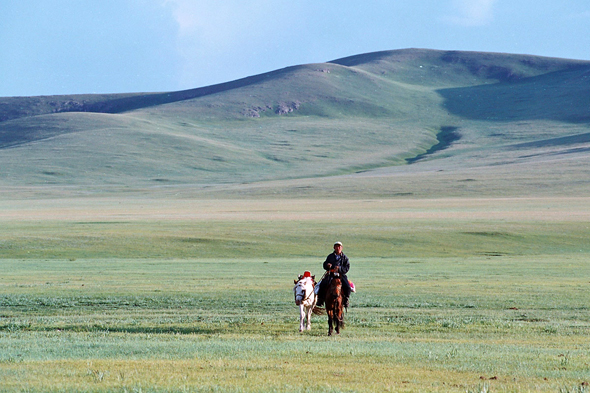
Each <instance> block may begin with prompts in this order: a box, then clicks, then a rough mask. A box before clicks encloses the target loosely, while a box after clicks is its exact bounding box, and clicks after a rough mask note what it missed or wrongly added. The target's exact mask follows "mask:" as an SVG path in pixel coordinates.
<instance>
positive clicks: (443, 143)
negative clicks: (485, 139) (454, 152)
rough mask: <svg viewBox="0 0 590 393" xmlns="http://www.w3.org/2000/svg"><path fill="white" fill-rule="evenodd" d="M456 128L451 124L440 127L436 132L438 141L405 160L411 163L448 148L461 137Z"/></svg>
mask: <svg viewBox="0 0 590 393" xmlns="http://www.w3.org/2000/svg"><path fill="white" fill-rule="evenodd" d="M457 129H458V128H457V127H452V126H444V127H441V128H440V131H439V132H438V134H436V139H437V140H438V143H437V144H435V145H433V146H431V147H430V149H428V150H427V151H426V152H425V153H422V154H418V155H417V156H416V157H412V158H406V162H407V163H408V164H413V163H415V162H416V161H420V160H422V159H424V158H426V157H427V156H430V155H432V154H434V153H436V152H439V151H442V150H445V149H447V148H449V147H450V146H451V145H452V144H453V143H454V142H456V141H458V140H459V139H461V134H460V133H459V132H457Z"/></svg>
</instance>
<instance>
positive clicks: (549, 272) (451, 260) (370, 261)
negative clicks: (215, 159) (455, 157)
mask: <svg viewBox="0 0 590 393" xmlns="http://www.w3.org/2000/svg"><path fill="white" fill-rule="evenodd" d="M119 202H121V204H119ZM588 202H589V200H588V199H587V198H545V199H534V198H533V199H441V200H340V201H339V200H290V201H286V200H282V201H272V200H266V201H246V200H242V201H240V200H233V201H220V200H218V201H195V200H188V201H187V200H170V199H168V200H152V199H148V198H144V199H134V198H128V199H127V200H117V202H113V201H112V200H108V199H86V200H84V199H73V200H38V201H36V202H35V203H31V201H28V202H27V203H25V202H21V201H9V200H3V201H2V202H0V203H1V207H2V209H1V210H0V211H1V215H2V216H1V217H0V220H1V221H2V225H1V227H0V228H1V229H0V239H2V243H0V247H1V249H2V256H3V259H2V260H0V264H2V267H1V269H0V270H1V271H2V272H3V274H2V277H1V278H0V296H1V297H0V299H1V302H2V312H1V314H2V315H1V319H0V330H1V332H0V341H1V344H2V345H1V347H2V348H3V351H2V353H1V354H0V378H1V381H2V383H1V385H2V389H4V390H6V391H39V390H44V391H47V390H55V391H113V390H114V391H124V390H127V391H133V390H135V391H140V390H141V391H178V390H183V389H184V390H188V391H216V390H217V391H285V390H292V391H388V390H389V391H466V390H471V391H480V390H482V389H487V388H489V389H490V390H492V391H494V390H495V391H519V390H520V391H559V390H560V389H568V390H572V391H573V390H575V389H577V390H576V391H580V390H581V389H584V386H585V385H582V383H583V382H588V377H587V376H588V375H589V373H590V366H589V364H590V351H589V348H590V339H589V337H590V335H589V334H588V333H589V330H588V329H590V315H589V314H588V309H589V306H588V304H590V302H589V301H590V294H589V291H588V285H589V283H588V282H589V281H590V280H589V277H590V267H589V265H588V263H587V260H588V255H589V253H590V245H589V244H588V242H587V238H588V235H589V234H590V229H588V227H589V225H588V222H589V218H588V217H589V214H590V209H588V207H589V204H588ZM334 222H337V223H338V224H337V225H334V224H333V223H334ZM334 239H339V240H342V241H343V242H344V243H345V245H346V248H345V252H346V253H347V254H348V255H349V257H350V258H351V261H352V270H351V273H350V278H351V279H352V280H353V281H355V283H356V285H357V287H358V288H359V292H358V293H357V294H355V295H354V297H353V300H352V307H351V309H350V310H349V312H348V313H347V315H346V321H347V328H346V330H344V332H343V334H342V335H341V336H340V337H336V338H330V339H329V338H328V337H326V330H327V326H326V321H325V317H316V318H315V319H314V322H313V330H312V331H311V332H306V333H304V334H300V333H298V331H297V329H298V321H297V319H298V315H297V309H296V308H295V306H294V304H293V299H292V292H291V288H292V279H293V278H295V276H296V275H297V274H300V273H301V272H302V271H303V270H312V272H313V273H314V274H317V275H319V274H320V265H321V262H322V261H323V259H324V257H325V255H326V254H327V253H328V252H329V251H330V244H331V242H332V241H333V240H334ZM301 375H314V378H313V381H314V384H313V385H312V386H309V385H306V384H305V381H303V380H302V379H301Z"/></svg>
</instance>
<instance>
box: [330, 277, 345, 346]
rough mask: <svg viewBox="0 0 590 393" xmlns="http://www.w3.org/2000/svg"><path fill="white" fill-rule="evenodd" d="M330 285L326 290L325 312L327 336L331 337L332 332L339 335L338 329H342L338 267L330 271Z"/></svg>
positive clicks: (340, 283) (342, 310)
mask: <svg viewBox="0 0 590 393" xmlns="http://www.w3.org/2000/svg"><path fill="white" fill-rule="evenodd" d="M328 275H329V278H328V277H326V278H327V279H329V280H330V283H329V284H328V288H327V290H326V312H327V314H328V336H331V335H332V333H333V332H334V330H336V334H340V329H341V328H342V329H344V320H343V318H344V304H343V299H342V279H341V278H340V274H339V273H338V267H335V268H334V269H332V270H330V271H329V273H328Z"/></svg>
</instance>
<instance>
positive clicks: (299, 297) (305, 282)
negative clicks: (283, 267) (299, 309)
mask: <svg viewBox="0 0 590 393" xmlns="http://www.w3.org/2000/svg"><path fill="white" fill-rule="evenodd" d="M294 283H295V287H294V288H293V293H294V295H295V304H296V305H298V306H299V305H300V304H301V303H302V302H304V301H305V300H307V299H308V298H309V297H310V296H311V295H312V294H313V287H314V285H315V276H306V277H304V276H299V280H294Z"/></svg>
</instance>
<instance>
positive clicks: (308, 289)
mask: <svg viewBox="0 0 590 393" xmlns="http://www.w3.org/2000/svg"><path fill="white" fill-rule="evenodd" d="M294 282H295V287H294V288H293V293H294V294H295V304H296V305H298V306H299V314H300V321H299V331H300V332H302V331H303V330H304V325H306V326H305V330H311V313H312V312H313V311H314V308H315V304H316V303H317V300H318V298H317V295H316V293H315V291H314V287H315V276H312V275H311V273H310V272H305V273H304V274H303V275H300V276H299V279H298V280H294ZM306 318H307V324H305V323H304V322H305V319H306Z"/></svg>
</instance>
